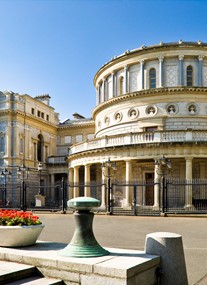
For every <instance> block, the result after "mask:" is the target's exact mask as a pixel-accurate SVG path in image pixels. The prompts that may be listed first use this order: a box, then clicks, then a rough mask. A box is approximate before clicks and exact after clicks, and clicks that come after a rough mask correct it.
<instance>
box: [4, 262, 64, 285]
mask: <svg viewBox="0 0 207 285" xmlns="http://www.w3.org/2000/svg"><path fill="white" fill-rule="evenodd" d="M3 284H7V285H20V284H27V285H55V284H56V285H61V284H62V281H61V280H57V279H53V278H46V277H43V276H42V275H41V274H40V273H39V272H38V270H37V268H36V267H35V266H31V265H26V264H21V263H16V262H8V261H0V285H3Z"/></svg>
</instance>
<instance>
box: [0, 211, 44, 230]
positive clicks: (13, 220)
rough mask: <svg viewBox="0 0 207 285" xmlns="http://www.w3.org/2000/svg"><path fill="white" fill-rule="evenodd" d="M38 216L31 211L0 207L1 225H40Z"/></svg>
mask: <svg viewBox="0 0 207 285" xmlns="http://www.w3.org/2000/svg"><path fill="white" fill-rule="evenodd" d="M40 224H41V221H40V220H39V217H38V216H36V215H33V213H32V212H23V211H17V210H3V209H0V225H1V226H31V225H40Z"/></svg>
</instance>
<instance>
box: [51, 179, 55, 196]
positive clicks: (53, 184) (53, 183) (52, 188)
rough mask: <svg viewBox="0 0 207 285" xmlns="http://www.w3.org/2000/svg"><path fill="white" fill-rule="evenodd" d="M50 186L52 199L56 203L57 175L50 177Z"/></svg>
mask: <svg viewBox="0 0 207 285" xmlns="http://www.w3.org/2000/svg"><path fill="white" fill-rule="evenodd" d="M50 186H51V191H50V199H51V201H55V174H51V175H50Z"/></svg>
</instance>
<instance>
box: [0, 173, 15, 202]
mask: <svg viewBox="0 0 207 285" xmlns="http://www.w3.org/2000/svg"><path fill="white" fill-rule="evenodd" d="M11 174H12V173H11V171H10V170H8V169H6V168H5V169H4V170H2V172H1V174H0V176H1V177H2V178H4V199H3V200H4V206H6V205H7V182H8V179H7V178H8V177H9V176H10V175H11Z"/></svg>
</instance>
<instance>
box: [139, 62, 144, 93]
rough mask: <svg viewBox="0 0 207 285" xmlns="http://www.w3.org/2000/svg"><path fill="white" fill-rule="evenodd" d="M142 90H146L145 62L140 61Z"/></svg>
mask: <svg viewBox="0 0 207 285" xmlns="http://www.w3.org/2000/svg"><path fill="white" fill-rule="evenodd" d="M140 74H141V89H144V60H140Z"/></svg>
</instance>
